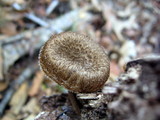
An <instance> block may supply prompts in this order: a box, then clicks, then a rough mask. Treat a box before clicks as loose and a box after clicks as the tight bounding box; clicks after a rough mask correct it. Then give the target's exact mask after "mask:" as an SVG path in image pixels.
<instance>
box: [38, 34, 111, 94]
mask: <svg viewBox="0 0 160 120" xmlns="http://www.w3.org/2000/svg"><path fill="white" fill-rule="evenodd" d="M39 61H40V66H41V69H42V70H43V71H44V73H45V74H46V75H47V76H48V77H49V78H50V79H51V80H54V81H55V82H57V83H58V84H60V85H62V86H64V87H65V88H67V89H68V90H70V91H72V92H75V93H90V92H96V91H98V90H99V89H101V88H102V87H103V85H104V84H105V82H106V81H107V79H108V77H109V69H110V67H109V59H108V56H107V55H106V54H105V52H104V51H103V49H102V48H101V47H100V46H99V45H98V44H97V43H95V42H94V41H93V40H91V39H90V38H89V37H87V36H85V35H82V34H78V33H74V32H64V33H61V34H58V35H54V36H52V37H51V38H50V39H49V40H48V41H47V42H46V43H45V45H44V46H43V47H42V48H41V51H40V55H39Z"/></svg>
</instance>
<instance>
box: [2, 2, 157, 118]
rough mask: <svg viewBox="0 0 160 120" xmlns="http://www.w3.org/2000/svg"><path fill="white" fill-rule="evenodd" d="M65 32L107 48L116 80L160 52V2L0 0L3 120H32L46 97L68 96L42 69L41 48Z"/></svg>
mask: <svg viewBox="0 0 160 120" xmlns="http://www.w3.org/2000/svg"><path fill="white" fill-rule="evenodd" d="M65 31H74V32H78V33H82V34H85V35H88V36H90V37H91V38H92V39H93V40H95V41H96V42H97V43H98V44H100V45H101V46H102V47H103V48H104V49H105V51H106V53H107V54H108V55H109V58H110V61H111V63H110V64H111V74H110V78H109V80H110V81H114V80H116V79H117V78H118V76H119V75H120V74H121V73H122V72H124V68H125V65H126V63H127V62H128V61H130V60H133V59H137V58H142V57H144V56H153V55H158V54H159V53H160V34H159V33H160V1H159V0H134V1H133V0H0V115H1V119H2V120H33V119H34V118H35V116H36V115H37V114H38V113H39V112H40V105H39V100H40V98H41V97H42V96H49V95H52V94H57V93H65V92H66V90H65V89H64V88H63V87H61V86H58V85H57V84H56V83H54V82H51V81H49V80H48V79H47V78H46V77H45V76H44V74H43V72H42V71H40V69H39V65H38V54H39V49H40V48H41V46H42V45H43V44H44V43H45V41H47V40H48V39H49V37H50V36H51V35H54V34H58V33H60V32H65Z"/></svg>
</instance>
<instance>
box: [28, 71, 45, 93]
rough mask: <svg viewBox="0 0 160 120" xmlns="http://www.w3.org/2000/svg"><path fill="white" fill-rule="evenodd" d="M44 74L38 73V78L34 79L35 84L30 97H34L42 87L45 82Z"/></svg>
mask: <svg viewBox="0 0 160 120" xmlns="http://www.w3.org/2000/svg"><path fill="white" fill-rule="evenodd" d="M43 77H44V73H43V72H41V71H38V72H37V73H36V76H35V77H34V79H33V83H32V86H31V89H30V90H29V96H34V95H36V94H37V93H38V90H39V88H40V86H41V83H42V82H43Z"/></svg>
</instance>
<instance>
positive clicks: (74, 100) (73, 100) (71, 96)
mask: <svg viewBox="0 0 160 120" xmlns="http://www.w3.org/2000/svg"><path fill="white" fill-rule="evenodd" d="M68 97H69V100H70V102H71V105H72V107H73V110H74V111H75V113H76V114H77V115H80V114H81V110H80V104H79V102H78V99H77V98H76V94H75V93H73V92H70V91H68Z"/></svg>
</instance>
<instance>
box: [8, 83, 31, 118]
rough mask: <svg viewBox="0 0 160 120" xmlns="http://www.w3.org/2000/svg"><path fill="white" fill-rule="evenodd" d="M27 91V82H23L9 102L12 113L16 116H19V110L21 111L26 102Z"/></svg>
mask: <svg viewBox="0 0 160 120" xmlns="http://www.w3.org/2000/svg"><path fill="white" fill-rule="evenodd" d="M27 90H28V84H27V82H25V83H23V84H22V85H21V86H20V88H19V89H18V90H17V91H16V93H15V94H14V95H13V97H12V99H11V102H10V105H11V112H12V113H14V114H16V115H17V114H19V112H20V110H21V109H22V107H23V105H24V103H25V102H26V100H27Z"/></svg>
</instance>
